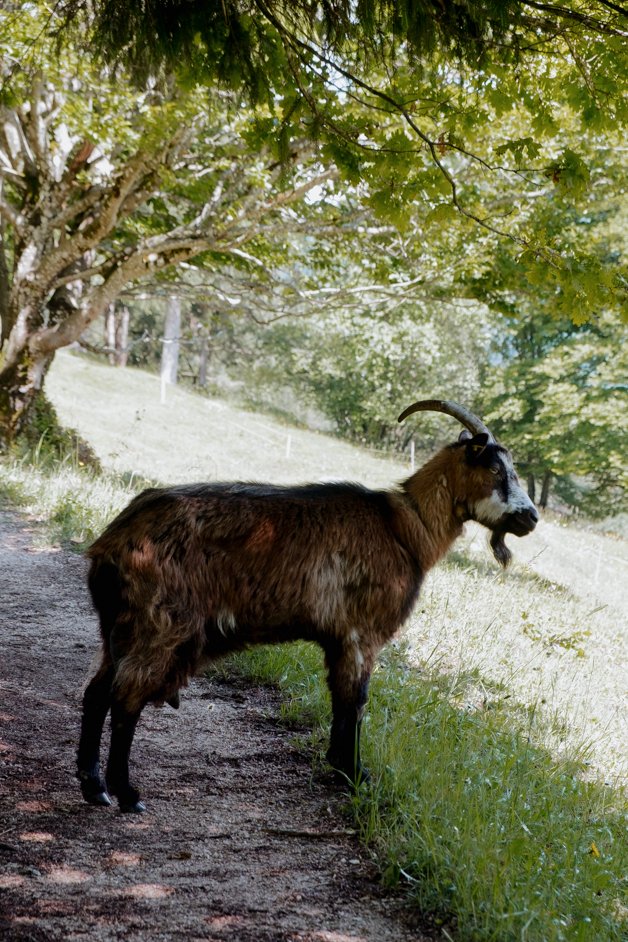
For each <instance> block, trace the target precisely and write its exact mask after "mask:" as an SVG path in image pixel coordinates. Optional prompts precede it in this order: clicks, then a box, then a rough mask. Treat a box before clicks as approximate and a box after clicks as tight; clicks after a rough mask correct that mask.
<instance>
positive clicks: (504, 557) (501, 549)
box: [490, 527, 512, 569]
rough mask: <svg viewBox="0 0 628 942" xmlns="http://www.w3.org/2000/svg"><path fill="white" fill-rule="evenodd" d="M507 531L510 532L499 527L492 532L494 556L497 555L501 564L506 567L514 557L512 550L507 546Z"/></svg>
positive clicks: (496, 557) (491, 542) (491, 541)
mask: <svg viewBox="0 0 628 942" xmlns="http://www.w3.org/2000/svg"><path fill="white" fill-rule="evenodd" d="M507 532H508V531H507V530H502V529H501V528H499V527H497V528H496V529H495V530H493V532H492V533H491V540H490V544H491V549H492V551H493V556H494V557H495V559H496V560H497V562H498V563H499V565H500V566H502V567H503V568H504V569H505V568H506V567H507V566H508V564H509V563H510V560H511V559H512V553H511V552H510V550H509V549H508V547H507V546H506V543H505V542H504V534H505V533H507Z"/></svg>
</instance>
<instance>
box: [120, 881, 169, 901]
mask: <svg viewBox="0 0 628 942" xmlns="http://www.w3.org/2000/svg"><path fill="white" fill-rule="evenodd" d="M118 893H119V895H120V896H132V897H133V898H134V899H165V898H166V897H167V896H172V894H173V893H174V887H172V886H165V885H164V884H162V883H136V884H134V885H133V886H127V887H125V888H124V889H122V890H119V891H118Z"/></svg>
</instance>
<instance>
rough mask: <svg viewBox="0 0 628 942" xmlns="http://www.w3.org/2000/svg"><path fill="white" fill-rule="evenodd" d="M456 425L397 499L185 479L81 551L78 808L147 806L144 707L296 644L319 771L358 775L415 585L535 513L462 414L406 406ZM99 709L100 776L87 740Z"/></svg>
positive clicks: (509, 467) (507, 460)
mask: <svg viewBox="0 0 628 942" xmlns="http://www.w3.org/2000/svg"><path fill="white" fill-rule="evenodd" d="M426 409H430V410H436V411H441V412H445V413H447V414H448V415H451V416H453V417H454V418H457V419H458V420H459V421H460V422H461V423H462V424H463V425H464V426H465V429H464V430H463V431H462V432H461V434H460V437H459V439H458V441H456V442H455V443H453V444H450V445H448V446H446V447H445V448H443V449H442V450H441V451H439V452H438V453H437V454H436V455H435V456H434V457H433V458H432V459H431V460H430V461H428V462H427V464H425V465H424V466H423V467H422V468H420V469H419V470H418V471H417V472H416V473H414V474H413V475H412V476H411V477H410V478H409V479H408V480H406V481H405V482H403V483H402V484H401V485H400V486H399V487H398V488H394V489H390V490H381V491H376V490H368V489H366V488H364V487H362V486H360V485H358V484H351V483H326V484H314V485H302V486H296V487H278V486H273V485H261V484H243V483H232V484H192V485H183V486H177V487H168V488H153V489H150V490H146V491H144V492H143V493H141V494H139V495H138V496H137V497H135V498H134V500H132V501H131V503H130V504H129V505H128V506H127V507H126V509H125V510H123V511H122V512H121V513H120V514H119V516H118V517H116V518H115V520H113V521H112V523H110V524H109V526H108V527H107V528H106V530H105V531H104V532H103V533H102V535H101V536H100V537H99V538H98V539H97V540H96V541H95V542H94V543H93V545H92V546H91V547H90V549H89V550H88V556H89V558H90V559H91V568H90V573H89V588H90V591H91V595H92V599H93V602H94V606H95V608H96V610H97V612H98V614H99V616H100V630H101V635H102V655H101V662H100V666H99V668H98V670H97V672H96V674H95V676H94V677H93V679H92V680H91V681H90V683H89V684H88V686H87V688H86V690H85V694H84V698H83V714H82V725H81V737H80V743H79V748H78V772H77V777H78V778H79V780H80V783H81V789H82V793H83V797H84V798H85V799H86V800H87V801H88V802H90V803H92V804H96V805H110V804H111V797H110V796H111V795H115V796H116V797H117V799H118V802H119V804H120V808H121V810H122V811H130V812H141V811H144V810H145V806H144V804H143V802H142V801H141V800H140V795H139V792H138V791H137V789H136V788H134V787H133V785H131V784H130V782H129V769H128V762H129V755H130V751H131V746H132V742H133V736H134V732H135V728H136V724H137V721H138V719H139V717H140V714H141V712H142V709H143V708H144V706H146V704H147V703H149V702H153V703H157V704H163V703H164V702H168V703H170V704H171V705H173V706H175V707H176V706H178V697H179V690H180V689H181V688H182V687H184V686H185V685H186V684H187V683H188V681H189V679H190V678H191V677H192V675H193V674H195V673H196V672H197V671H198V670H199V668H200V667H201V666H202V665H203V664H204V663H207V662H209V661H211V660H213V659H215V658H217V657H220V656H221V655H224V654H226V653H227V652H230V651H234V650H238V649H242V648H245V647H247V646H249V645H251V644H258V643H277V642H282V641H292V640H296V639H305V640H308V641H315V642H317V643H318V644H319V645H320V646H321V647H322V649H323V652H324V654H325V662H326V667H327V671H328V684H329V688H330V692H331V700H332V725H331V735H330V745H329V751H328V753H327V757H328V760H329V762H330V764H331V765H332V766H333V767H334V769H336V770H337V771H338V772H339V773H340V774H341V775H342V776H343V777H344V776H346V777H347V778H348V779H349V780H350V781H352V782H358V781H360V780H361V779H364V778H366V777H367V772H366V770H365V769H364V768H363V767H362V764H361V762H360V743H359V734H360V723H361V719H362V714H363V711H364V708H365V705H366V700H367V687H368V682H369V677H370V674H371V670H372V668H373V663H374V660H375V658H376V656H377V654H378V652H379V651H380V649H381V648H382V647H383V645H384V644H385V643H386V642H387V641H388V640H389V639H390V638H391V637H392V636H393V634H394V633H395V632H396V631H397V629H398V628H399V627H400V626H401V625H402V624H403V622H404V621H405V620H406V618H407V617H408V615H409V614H410V611H411V610H412V607H413V605H414V603H415V601H416V599H417V596H418V593H419V589H420V587H421V583H422V582H423V578H424V576H425V574H426V573H427V572H428V570H429V569H431V568H432V566H434V564H435V563H436V562H437V561H438V560H439V559H441V558H442V557H443V556H444V554H445V553H446V552H447V551H448V549H449V548H450V546H451V545H452V543H453V542H454V540H455V539H456V538H457V537H458V536H459V535H460V533H461V532H462V526H463V523H464V522H465V521H466V520H477V521H478V522H479V523H481V524H484V526H486V527H487V528H488V529H489V530H491V531H492V537H491V546H492V549H493V553H494V555H495V557H496V559H497V560H498V561H499V562H500V563H501V564H502V565H503V566H506V565H507V564H508V562H509V559H510V551H509V550H508V549H507V548H506V545H505V543H504V534H505V533H514V534H515V535H517V536H523V535H524V534H526V533H529V532H530V531H531V530H533V529H534V527H535V525H536V523H537V520H538V514H537V512H536V509H535V507H534V504H533V503H532V501H531V500H530V499H529V497H528V495H527V494H526V493H525V491H524V490H523V489H522V488H521V486H520V484H519V482H518V479H517V475H516V473H515V470H514V467H513V464H512V459H511V457H510V454H509V452H508V451H507V449H506V448H504V447H503V446H502V445H500V444H498V443H497V442H496V441H495V439H494V438H493V436H492V435H491V433H490V432H489V430H488V429H487V428H486V426H485V425H484V424H483V423H482V422H481V421H480V419H478V418H477V416H474V415H473V413H471V412H469V411H468V410H466V409H465V408H463V407H462V406H460V405H458V404H456V403H452V402H449V401H444V400H424V401H421V402H417V403H414V405H412V406H410V407H409V408H408V409H406V410H405V411H404V412H403V413H402V415H401V416H400V417H399V421H402V420H403V419H404V418H406V417H407V416H408V415H410V414H411V413H413V412H416V411H419V410H426ZM109 710H111V728H112V732H111V744H110V751H109V759H108V763H107V769H106V775H105V778H103V776H102V774H101V770H100V759H99V754H100V740H101V735H102V730H103V725H104V722H105V717H106V715H107V712H108V711H109Z"/></svg>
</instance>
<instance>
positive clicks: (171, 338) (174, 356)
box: [161, 297, 181, 385]
mask: <svg viewBox="0 0 628 942" xmlns="http://www.w3.org/2000/svg"><path fill="white" fill-rule="evenodd" d="M180 334H181V301H180V299H179V298H177V297H171V298H169V299H168V306H167V308H166V317H165V320H164V337H163V341H162V343H163V347H162V353H161V378H162V379H163V380H165V381H166V382H167V383H172V384H173V385H174V384H175V383H176V382H177V370H178V367H179V337H180Z"/></svg>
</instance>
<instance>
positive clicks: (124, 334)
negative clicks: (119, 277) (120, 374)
mask: <svg viewBox="0 0 628 942" xmlns="http://www.w3.org/2000/svg"><path fill="white" fill-rule="evenodd" d="M130 317H131V312H130V311H129V309H128V307H127V306H126V304H124V305H123V306H122V307H121V308H120V312H119V317H118V319H117V324H116V365H117V366H126V364H127V360H128V359H129V320H130Z"/></svg>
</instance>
